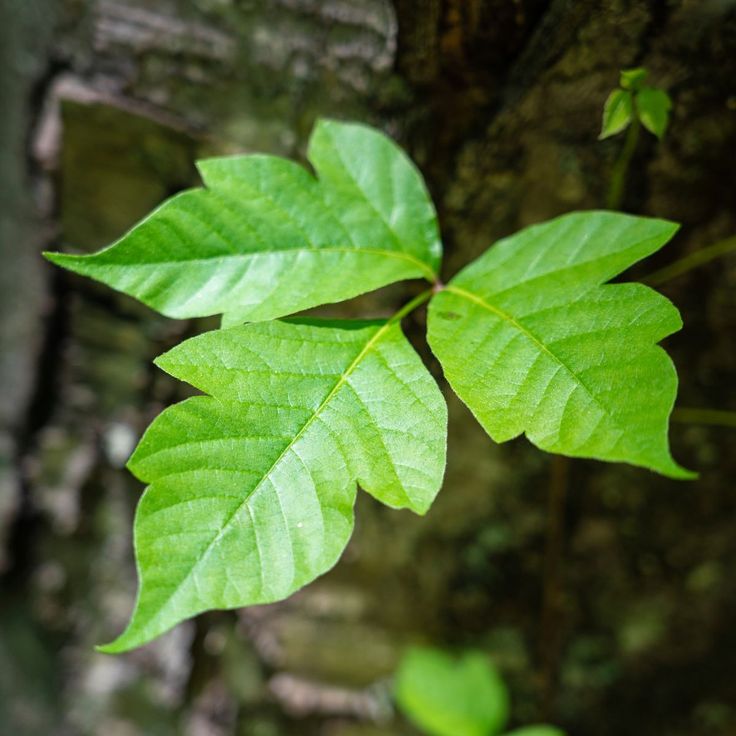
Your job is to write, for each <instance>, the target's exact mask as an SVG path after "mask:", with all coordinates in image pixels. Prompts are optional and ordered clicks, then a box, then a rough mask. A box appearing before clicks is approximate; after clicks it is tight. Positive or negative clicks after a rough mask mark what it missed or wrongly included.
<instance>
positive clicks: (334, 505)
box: [103, 321, 447, 652]
mask: <svg viewBox="0 0 736 736" xmlns="http://www.w3.org/2000/svg"><path fill="white" fill-rule="evenodd" d="M157 363H158V365H159V366H160V367H162V368H163V369H164V370H165V371H167V372H168V373H170V374H171V375H173V376H175V377H177V378H180V379H182V380H184V381H187V382H188V383H190V384H192V385H193V386H195V387H196V388H198V389H200V390H202V391H204V392H206V394H208V395H207V396H196V397H193V398H190V399H187V400H186V401H183V402H182V403H180V404H177V405H175V406H172V407H170V408H169V409H166V410H165V411H164V412H163V413H162V414H160V415H159V416H158V418H157V419H156V420H154V422H153V424H152V425H151V426H150V428H149V429H148V431H147V432H146V433H145V435H144V437H143V439H142V440H141V442H140V444H139V446H138V448H137V450H136V451H135V453H134V455H133V457H132V458H131V460H130V463H129V467H130V469H131V470H132V471H133V472H134V473H135V474H136V475H137V476H138V477H139V478H140V479H141V480H143V481H145V482H146V483H148V484H149V487H148V488H147V490H146V492H145V494H144V495H143V498H142V499H141V502H140V504H139V507H138V511H137V514H136V520H135V548H136V558H137V563H138V571H139V577H140V588H139V596H138V600H137V603H136V608H135V611H134V613H133V616H132V619H131V622H130V624H129V626H128V628H127V629H126V631H125V632H124V633H123V634H122V635H121V636H120V637H119V639H117V640H116V641H115V642H113V643H112V644H109V645H107V646H106V647H103V651H108V652H119V651H123V650H126V649H130V648H132V647H135V646H139V645H140V644H143V643H145V642H146V641H149V640H150V639H152V638H154V637H156V636H158V635H159V634H161V633H162V632H164V631H166V630H167V629H169V628H171V627H172V626H173V625H174V624H176V623H178V622H179V621H181V620H183V619H185V618H188V617H190V616H193V615H195V614H197V613H199V612H201V611H205V610H208V609H212V608H233V607H239V606H246V605H251V604H255V603H266V602H269V601H275V600H279V599H282V598H284V597H286V596H288V595H289V594H290V593H292V592H294V591H295V590H297V589H298V588H299V587H301V586H303V585H304V584H305V583H307V582H309V581H311V580H312V579H314V578H315V577H316V576H318V575H320V574H322V573H324V572H325V571H326V570H328V569H329V568H330V567H331V566H332V565H334V563H335V562H336V561H337V559H338V558H339V556H340V554H341V553H342V551H343V549H344V547H345V545H346V543H347V541H348V539H349V537H350V534H351V531H352V528H353V503H354V500H355V485H356V482H357V483H359V484H360V485H361V487H362V488H364V489H365V490H366V491H367V492H368V493H370V494H372V495H373V496H375V497H376V498H377V499H378V500H380V501H382V502H383V503H385V504H387V505H389V506H391V507H394V508H408V509H411V510H413V511H415V512H417V513H424V512H425V511H426V510H427V509H428V507H429V505H430V504H431V502H432V500H433V499H434V496H435V494H436V493H437V491H438V490H439V488H440V485H441V482H442V476H443V472H444V464H445V444H446V429H447V413H446V406H445V403H444V399H443V397H442V395H441V394H440V391H439V389H438V388H437V385H436V384H435V382H434V381H433V379H432V378H431V376H430V375H429V373H428V372H427V370H426V368H425V367H424V365H423V364H422V362H421V361H420V359H419V357H418V356H417V355H416V353H415V352H414V350H413V349H412V348H411V346H410V345H409V343H408V342H407V341H406V339H405V338H404V336H403V334H402V333H401V329H400V327H399V325H398V324H397V323H395V322H388V323H386V322H358V323H351V322H339V323H335V322H326V321H311V322H307V321H288V322H282V321H276V322H268V323H253V324H249V325H244V326H240V327H234V328H231V329H227V330H220V331H215V332H210V333H206V334H204V335H201V336H199V337H195V338H192V339H190V340H187V341H186V342H184V343H182V344H181V345H179V346H178V347H176V348H174V349H173V350H171V351H170V352H168V353H166V354H165V355H164V356H162V357H161V358H159V360H158V361H157Z"/></svg>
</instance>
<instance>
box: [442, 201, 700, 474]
mask: <svg viewBox="0 0 736 736" xmlns="http://www.w3.org/2000/svg"><path fill="white" fill-rule="evenodd" d="M676 230H677V226H676V225H674V224H673V223H671V222H666V221H664V220H655V219H650V218H642V217H632V216H629V215H622V214H616V213H613V212H578V213H573V214H570V215H564V216H562V217H558V218H556V219H554V220H551V221H549V222H546V223H543V224H541V225H535V226H533V227H529V228H527V229H525V230H522V231H521V232H519V233H517V234H516V235H513V236H511V237H509V238H506V239H505V240H502V241H500V242H498V243H496V245H494V246H493V247H492V248H490V249H489V250H488V251H487V252H486V253H485V254H484V255H482V256H481V257H480V258H479V259H478V260H477V261H475V262H474V263H472V264H470V265H469V266H468V267H466V268H465V269H464V270H463V271H461V272H460V273H459V274H458V275H457V276H456V277H455V278H453V279H452V281H450V283H449V284H448V286H447V288H446V289H445V290H444V291H442V292H440V293H439V294H437V296H435V297H434V299H433V300H432V302H431V303H430V309H429V319H428V339H429V344H430V346H431V348H432V350H433V351H434V353H435V355H436V356H437V357H438V358H439V360H440V362H441V363H442V366H443V369H444V371H445V376H446V378H447V380H448V381H449V383H450V385H451V386H452V388H453V389H454V390H455V392H456V393H457V394H458V396H460V398H461V399H462V400H463V401H464V402H465V403H466V404H467V405H468V407H469V408H470V409H471V411H472V412H473V413H474V414H475V416H476V417H477V419H478V420H479V421H480V423H481V424H482V425H483V427H484V428H485V429H486V431H487V432H488V434H489V435H490V436H491V437H492V438H493V439H494V440H496V441H497V442H504V441H506V440H509V439H512V438H513V437H516V436H518V435H520V434H522V433H525V434H526V435H527V437H528V438H529V440H531V442H533V443H534V444H535V445H536V446H537V447H539V448H541V449H543V450H547V451H549V452H556V453H560V454H563V455H570V456H576V457H590V458H597V459H599V460H609V461H620V462H627V463H631V464H633V465H640V466H643V467H647V468H651V469H652V470H656V471H657V472H659V473H662V474H664V475H668V476H671V477H673V478H692V477H693V474H692V473H690V472H688V471H686V470H684V469H683V468H681V467H680V466H679V465H678V464H677V463H676V462H675V461H674V460H673V459H672V457H671V456H670V452H669V447H668V441H667V424H668V418H669V415H670V412H671V410H672V406H673V403H674V400H675V394H676V391H677V374H676V373H675V369H674V366H673V365H672V362H671V361H670V359H669V357H668V356H667V354H666V353H665V352H664V350H662V348H660V347H657V345H656V343H657V342H659V341H660V340H662V339H663V338H664V337H666V336H667V335H670V334H672V333H673V332H676V331H677V330H679V329H680V327H681V326H682V323H681V320H680V315H679V313H678V311H677V309H676V308H675V307H674V306H673V305H672V304H671V303H670V302H669V301H668V300H667V299H666V298H665V297H663V296H661V295H660V294H658V293H657V292H655V291H653V290H652V289H649V288H648V287H646V286H643V285H642V284H607V285H603V284H604V282H606V281H608V280H609V279H611V278H613V277H614V276H616V275H618V274H619V273H621V272H622V271H623V270H625V269H626V268H628V267H629V266H631V265H632V264H633V263H635V262H636V261H638V260H640V259H641V258H644V257H645V256H648V255H650V254H651V253H654V252H655V251H656V250H658V249H659V248H661V247H662V246H663V245H664V244H665V243H666V242H667V241H668V240H669V239H670V238H671V237H672V235H673V234H674V233H675V231H676Z"/></svg>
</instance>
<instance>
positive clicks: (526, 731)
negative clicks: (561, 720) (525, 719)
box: [503, 726, 565, 736]
mask: <svg viewBox="0 0 736 736" xmlns="http://www.w3.org/2000/svg"><path fill="white" fill-rule="evenodd" d="M503 736H565V732H564V731H561V730H560V729H559V728H555V727H554V726H525V727H524V728H517V729H515V730H514V731H509V732H508V733H505V734H504V735H503Z"/></svg>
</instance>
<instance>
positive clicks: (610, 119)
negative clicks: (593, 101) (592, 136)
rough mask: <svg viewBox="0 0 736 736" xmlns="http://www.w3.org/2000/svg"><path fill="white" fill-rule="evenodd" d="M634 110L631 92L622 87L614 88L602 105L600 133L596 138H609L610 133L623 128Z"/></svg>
mask: <svg viewBox="0 0 736 736" xmlns="http://www.w3.org/2000/svg"><path fill="white" fill-rule="evenodd" d="M633 111H634V104H633V101H632V97H631V92H627V91H625V90H623V89H615V90H613V92H611V94H610V95H608V99H607V100H606V104H605V106H604V107H603V123H602V125H601V133H600V135H599V136H598V140H603V139H604V138H609V137H610V136H612V135H616V134H617V133H620V132H621V131H622V130H625V129H626V127H627V126H628V124H629V123H630V122H631V116H632V114H633Z"/></svg>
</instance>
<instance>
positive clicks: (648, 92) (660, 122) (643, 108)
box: [636, 87, 672, 140]
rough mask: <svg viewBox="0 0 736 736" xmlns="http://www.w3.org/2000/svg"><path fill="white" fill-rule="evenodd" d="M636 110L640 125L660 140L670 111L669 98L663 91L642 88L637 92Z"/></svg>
mask: <svg viewBox="0 0 736 736" xmlns="http://www.w3.org/2000/svg"><path fill="white" fill-rule="evenodd" d="M636 109H637V113H638V115H639V120H641V124H642V125H643V126H644V127H645V128H646V129H647V130H648V131H649V132H650V133H653V134H654V135H656V136H657V138H659V139H660V140H661V139H662V137H663V136H664V134H665V131H666V130H667V124H668V123H669V118H670V110H671V109H672V100H671V99H670V96H669V95H668V94H667V93H666V92H665V91H664V90H661V89H655V88H654V87H644V88H643V89H641V90H639V92H637V95H636Z"/></svg>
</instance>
